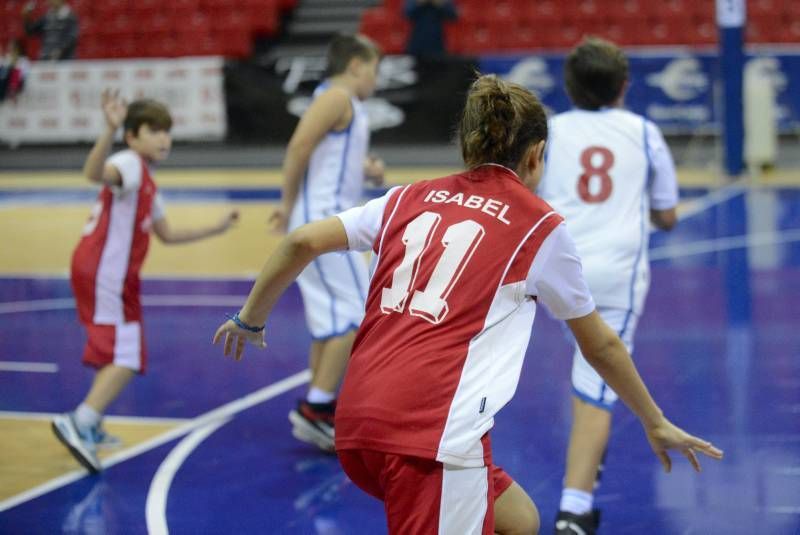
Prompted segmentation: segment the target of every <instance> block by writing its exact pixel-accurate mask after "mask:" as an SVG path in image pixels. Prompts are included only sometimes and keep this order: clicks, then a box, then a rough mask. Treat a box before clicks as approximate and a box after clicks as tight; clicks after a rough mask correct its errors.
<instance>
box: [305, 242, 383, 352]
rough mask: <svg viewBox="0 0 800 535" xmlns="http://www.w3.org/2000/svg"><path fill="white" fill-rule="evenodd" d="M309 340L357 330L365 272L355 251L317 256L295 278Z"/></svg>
mask: <svg viewBox="0 0 800 535" xmlns="http://www.w3.org/2000/svg"><path fill="white" fill-rule="evenodd" d="M297 284H298V285H299V286H300V293H301V294H302V296H303V305H304V307H305V314H306V323H307V324H308V330H309V331H311V337H312V338H314V339H315V340H326V339H328V338H333V337H334V336H339V335H342V334H345V333H347V332H348V331H351V330H353V329H357V328H358V326H359V325H361V321H362V320H363V319H364V305H365V303H366V297H367V289H368V287H369V272H368V270H367V264H366V262H365V260H364V256H363V255H362V254H361V253H358V252H355V251H343V252H335V253H328V254H324V255H322V256H320V257H318V258H317V259H316V260H314V261H313V262H312V263H311V264H309V265H308V267H306V269H305V270H303V272H302V273H301V274H300V276H299V277H297Z"/></svg>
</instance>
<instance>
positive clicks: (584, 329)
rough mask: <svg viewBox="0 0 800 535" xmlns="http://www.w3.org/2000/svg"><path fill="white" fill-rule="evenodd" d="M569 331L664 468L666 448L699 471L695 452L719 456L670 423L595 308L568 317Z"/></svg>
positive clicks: (667, 461) (667, 464) (667, 460)
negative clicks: (638, 424) (630, 414)
mask: <svg viewBox="0 0 800 535" xmlns="http://www.w3.org/2000/svg"><path fill="white" fill-rule="evenodd" d="M567 324H568V325H569V327H570V329H571V330H572V333H573V334H574V335H575V339H576V340H577V342H578V345H579V346H580V348H581V352H582V353H583V355H584V356H585V357H586V360H587V361H589V364H591V365H592V367H594V369H595V370H597V372H598V373H599V374H600V375H601V376H602V377H603V379H604V380H605V381H606V382H607V383H608V384H609V385H610V386H611V388H613V389H614V391H615V392H616V393H617V394H619V397H620V398H621V399H622V400H623V401H624V402H625V404H626V405H627V406H628V408H630V409H631V410H632V411H633V412H634V414H636V416H638V417H639V421H640V422H641V424H642V426H643V427H644V430H645V433H646V434H647V440H648V441H649V442H650V446H651V447H652V448H653V451H654V452H655V454H656V456H658V458H659V460H660V461H661V464H663V465H664V470H665V471H667V472H669V471H670V469H671V467H672V461H671V459H670V457H669V454H668V453H667V451H668V450H671V449H672V450H678V451H680V452H681V453H682V454H683V455H684V456H686V458H687V459H689V462H691V463H692V466H693V467H694V469H695V470H697V471H698V472H699V471H700V463H699V461H698V460H697V456H696V453H697V452H699V453H703V454H705V455H708V456H709V457H711V458H713V459H721V458H722V451H721V450H719V449H717V448H715V447H714V446H713V445H712V444H711V443H710V442H707V441H705V440H703V439H700V438H698V437H694V436H692V435H690V434H688V433H686V432H685V431H683V430H682V429H680V428H679V427H676V426H675V425H673V424H672V422H670V421H669V420H667V418H665V417H664V414H663V413H662V412H661V409H660V408H659V407H658V405H656V403H655V401H653V398H652V397H651V396H650V392H648V390H647V387H646V386H645V385H644V383H643V382H642V379H641V377H640V376H639V372H638V371H637V370H636V367H635V366H634V364H633V361H632V360H631V358H630V355H629V354H628V350H627V349H626V348H625V345H624V344H623V343H622V341H621V340H620V339H619V336H617V335H616V333H615V332H614V331H612V330H611V329H610V328H609V327H608V325H606V323H605V322H604V321H603V320H602V319H601V318H600V315H599V314H598V313H597V312H596V311H595V312H592V313H590V314H588V315H586V316H583V317H580V318H576V319H572V320H568V321H567Z"/></svg>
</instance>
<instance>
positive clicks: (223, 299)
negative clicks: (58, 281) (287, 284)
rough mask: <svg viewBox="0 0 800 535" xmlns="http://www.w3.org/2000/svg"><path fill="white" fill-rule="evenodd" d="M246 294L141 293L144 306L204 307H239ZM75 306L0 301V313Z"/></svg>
mask: <svg viewBox="0 0 800 535" xmlns="http://www.w3.org/2000/svg"><path fill="white" fill-rule="evenodd" d="M245 299H247V297H246V296H237V295H194V294H191V295H143V296H142V304H143V305H144V306H155V307H174V306H187V307H188V306H191V307H196V306H204V307H217V306H219V307H222V306H230V307H237V308H238V307H241V306H242V304H243V303H244V301H245ZM70 308H75V300H74V299H73V298H71V297H68V298H62V299H32V300H29V301H9V302H7V303H0V314H17V313H20V312H41V311H44V310H66V309H70Z"/></svg>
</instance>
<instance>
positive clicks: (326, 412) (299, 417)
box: [289, 399, 336, 452]
mask: <svg viewBox="0 0 800 535" xmlns="http://www.w3.org/2000/svg"><path fill="white" fill-rule="evenodd" d="M335 412H336V402H335V401H332V402H331V403H309V402H308V401H306V400H302V399H301V400H299V401H298V402H297V408H296V409H294V410H292V411H291V412H289V421H290V422H292V426H293V427H292V435H293V436H294V437H295V438H296V439H298V440H302V441H303V442H308V443H309V444H314V445H315V446H317V447H318V448H319V449H321V450H323V451H328V452H330V451H334V437H335V433H334V430H333V417H334V414H335Z"/></svg>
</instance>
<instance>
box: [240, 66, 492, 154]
mask: <svg viewBox="0 0 800 535" xmlns="http://www.w3.org/2000/svg"><path fill="white" fill-rule="evenodd" d="M476 69H477V64H476V62H475V60H474V59H472V58H449V59H442V60H438V61H437V60H432V61H418V60H416V59H414V58H412V57H410V56H386V57H384V58H383V60H382V61H381V63H380V68H379V74H378V84H377V90H376V92H375V94H374V95H373V96H372V97H371V98H369V99H367V100H366V101H365V102H364V105H365V107H366V109H367V111H368V113H369V121H370V129H371V130H372V141H373V142H377V143H446V142H447V141H449V140H450V138H451V137H452V134H453V131H454V126H455V123H456V121H457V119H458V116H459V113H460V111H461V108H462V106H463V103H464V96H465V94H466V90H467V88H468V87H469V84H470V81H471V80H472V78H473V76H474V73H475V72H476ZM324 78H325V58H324V57H322V56H297V57H285V58H280V59H278V60H277V61H275V62H273V63H272V64H269V65H265V66H261V65H255V64H253V63H246V62H230V63H228V64H227V65H226V67H225V94H226V98H227V101H228V120H229V129H230V130H229V137H228V139H229V140H231V141H234V142H259V143H261V142H267V143H277V144H285V143H287V142H288V141H289V137H291V135H292V132H293V131H294V128H295V126H296V125H297V121H298V120H299V118H300V116H301V115H302V114H303V112H304V111H305V110H306V108H308V106H309V104H310V103H311V95H312V94H313V92H314V89H315V88H316V87H317V85H319V83H320V82H322V80H324Z"/></svg>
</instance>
